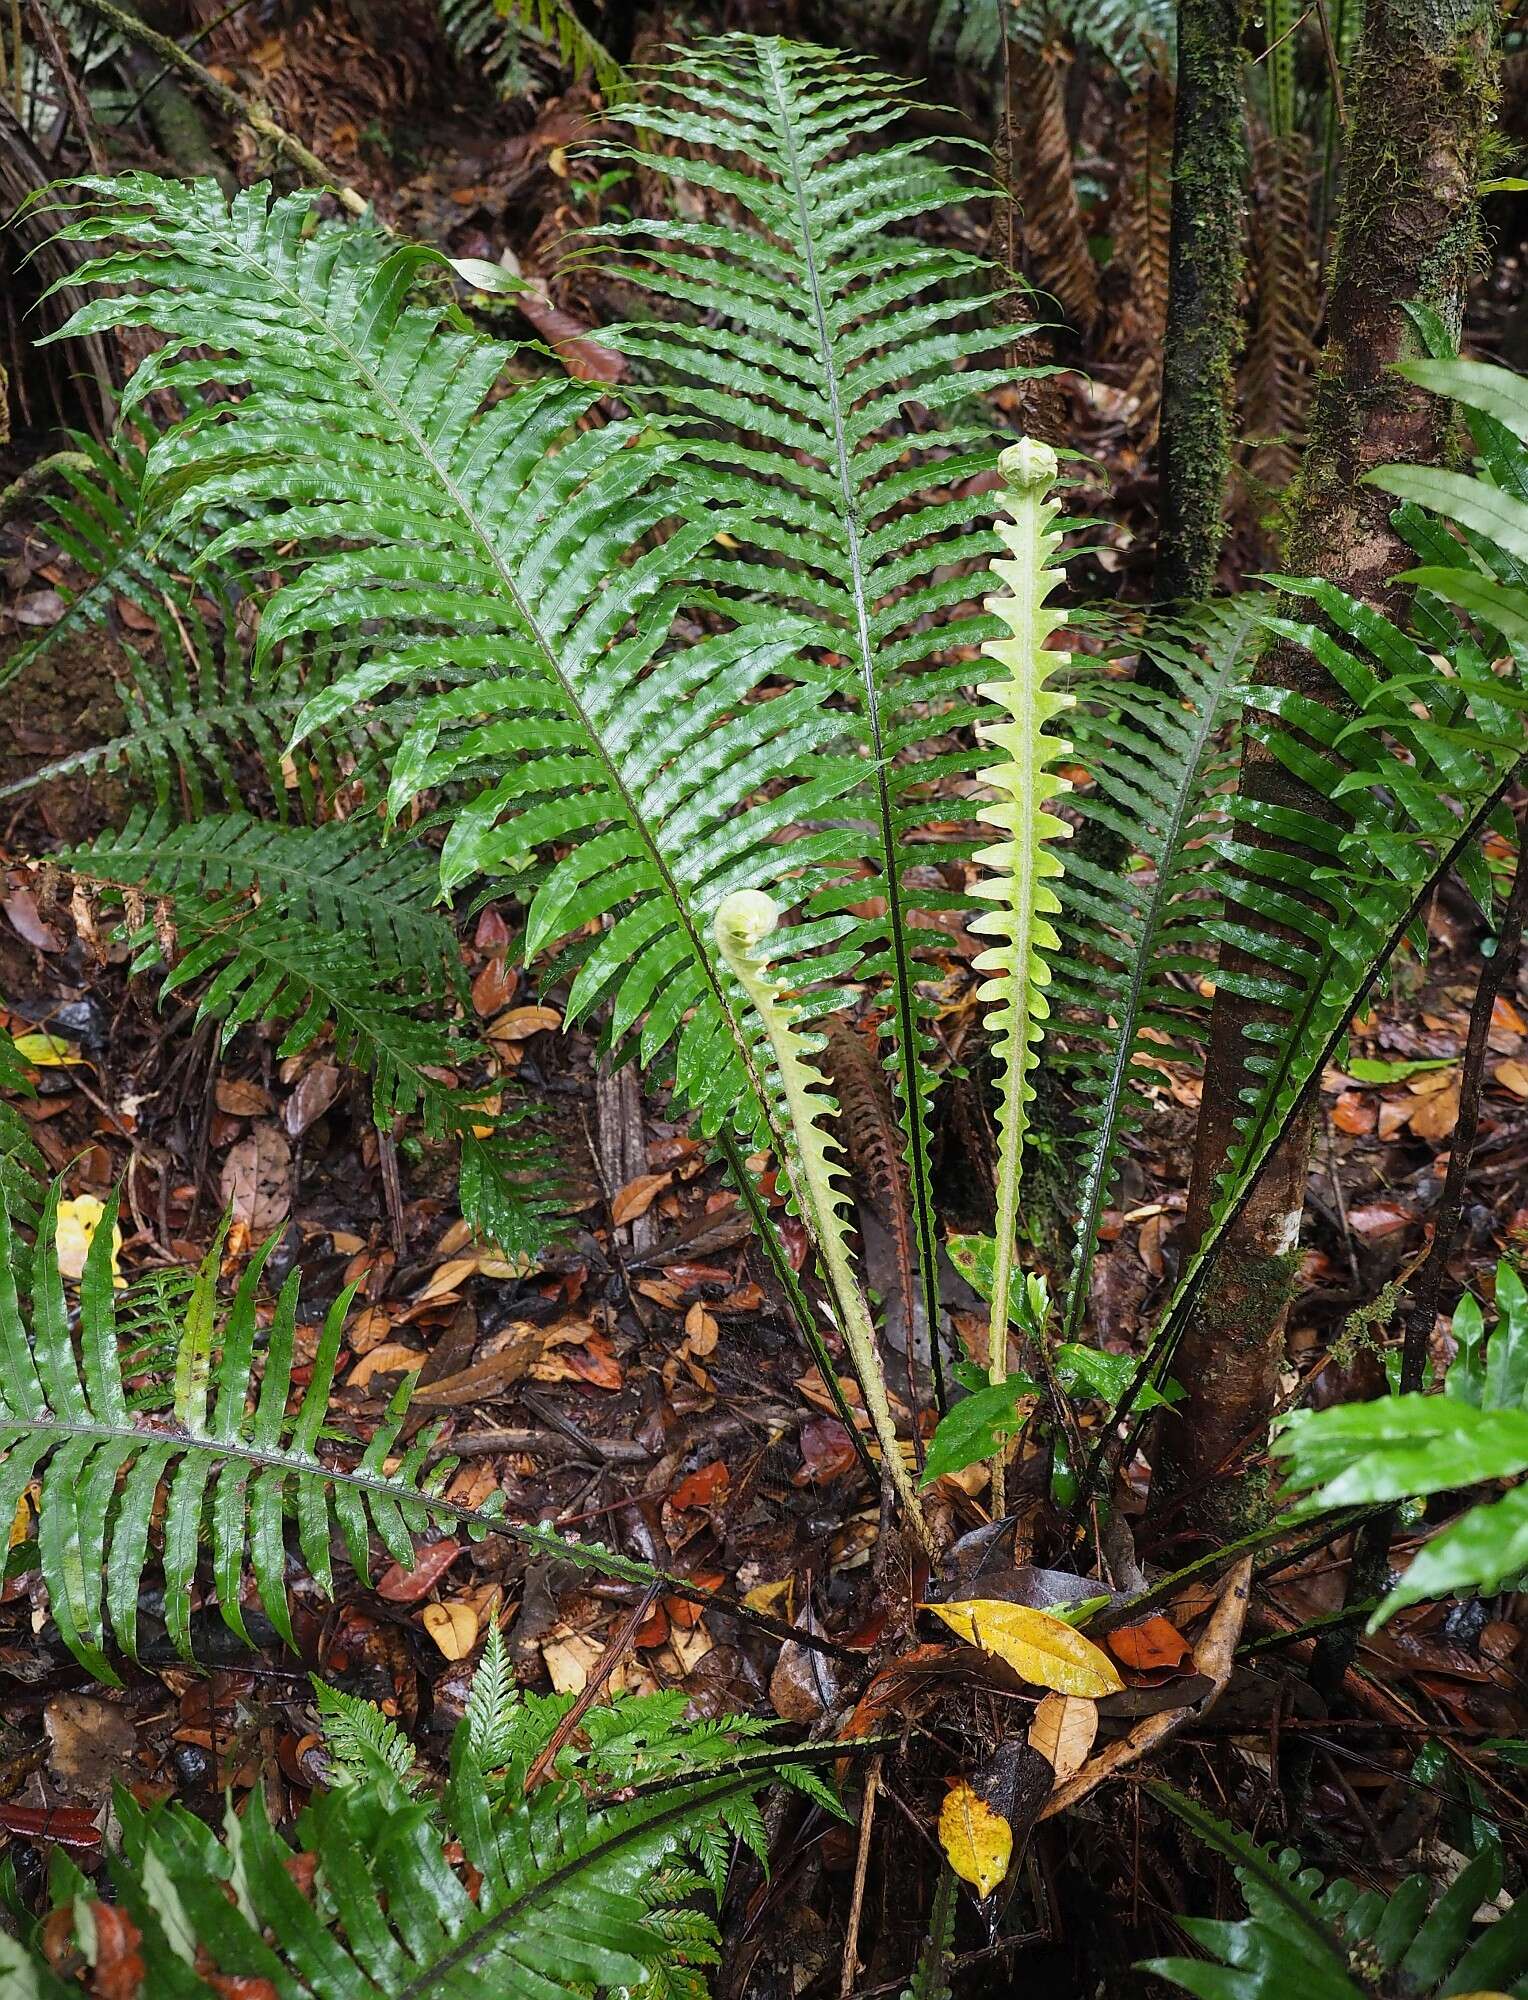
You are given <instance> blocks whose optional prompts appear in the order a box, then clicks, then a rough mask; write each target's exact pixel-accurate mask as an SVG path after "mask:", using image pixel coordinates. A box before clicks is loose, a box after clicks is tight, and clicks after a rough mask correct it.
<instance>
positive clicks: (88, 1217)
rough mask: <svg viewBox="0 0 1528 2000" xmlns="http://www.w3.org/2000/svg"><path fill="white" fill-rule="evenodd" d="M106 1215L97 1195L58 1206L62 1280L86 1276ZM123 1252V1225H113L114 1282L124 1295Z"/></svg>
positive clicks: (112, 1262) (112, 1261) (112, 1274)
mask: <svg viewBox="0 0 1528 2000" xmlns="http://www.w3.org/2000/svg"><path fill="white" fill-rule="evenodd" d="M105 1213H106V1204H105V1202H104V1201H97V1200H96V1198H95V1196H94V1195H93V1194H82V1195H81V1196H80V1197H79V1198H78V1200H76V1201H61V1202H60V1203H59V1205H58V1238H57V1243H58V1273H59V1276H60V1277H61V1278H72V1279H74V1280H75V1281H76V1282H78V1280H79V1279H80V1278H82V1277H83V1276H84V1274H85V1258H86V1256H87V1254H88V1253H89V1250H90V1245H91V1242H92V1240H93V1239H94V1237H95V1233H96V1229H97V1227H98V1225H99V1223H100V1220H101V1217H102V1216H103V1215H104V1214H105ZM121 1248H122V1230H121V1226H120V1224H117V1223H113V1224H112V1231H111V1281H112V1284H113V1285H115V1286H116V1288H117V1289H118V1290H119V1291H120V1290H121V1289H122V1288H123V1287H124V1286H125V1285H126V1283H127V1280H126V1278H124V1277H123V1275H122V1273H121V1271H120V1270H119V1269H118V1268H117V1253H118V1252H119V1251H120V1250H121Z"/></svg>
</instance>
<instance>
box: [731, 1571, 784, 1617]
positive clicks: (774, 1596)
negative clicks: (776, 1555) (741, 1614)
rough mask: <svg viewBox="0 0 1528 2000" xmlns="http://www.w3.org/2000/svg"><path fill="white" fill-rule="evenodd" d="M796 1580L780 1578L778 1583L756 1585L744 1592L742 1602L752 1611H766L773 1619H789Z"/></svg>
mask: <svg viewBox="0 0 1528 2000" xmlns="http://www.w3.org/2000/svg"><path fill="white" fill-rule="evenodd" d="M795 1588H796V1579H795V1578H794V1577H793V1576H782V1577H781V1578H780V1580H779V1582H778V1583H756V1584H755V1585H754V1587H753V1589H752V1590H749V1591H745V1592H744V1594H743V1602H744V1603H745V1604H746V1605H748V1607H749V1608H750V1609H751V1610H753V1611H767V1612H769V1613H770V1615H771V1616H772V1617H775V1618H789V1617H790V1615H791V1605H792V1603H793V1601H794V1598H795Z"/></svg>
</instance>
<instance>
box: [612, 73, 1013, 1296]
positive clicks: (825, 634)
mask: <svg viewBox="0 0 1528 2000" xmlns="http://www.w3.org/2000/svg"><path fill="white" fill-rule="evenodd" d="M904 97H905V86H903V85H901V84H898V83H896V82H895V81H893V80H891V79H889V78H887V77H884V76H882V75H880V74H878V73H877V72H876V71H875V70H873V69H871V68H869V67H867V66H866V65H864V64H863V63H860V62H858V61H856V60H854V59H853V58H850V57H845V56H839V55H835V54H830V53H828V52H826V51H824V50H821V49H816V48H810V47H806V46H803V45H801V44H798V43H793V42H788V41H783V40H778V39H773V38H757V37H749V36H730V37H726V38H724V39H720V40H716V41H707V42H701V43H699V44H698V45H695V46H693V47H689V48H686V49H685V50H684V52H683V54H682V57H681V59H680V60H679V61H678V62H677V63H676V64H675V65H674V66H673V67H672V68H670V69H667V70H663V71H659V72H657V73H656V74H655V76H654V77H653V79H652V84H651V88H650V91H649V93H648V95H647V96H646V97H645V98H644V100H643V101H642V102H640V103H637V104H634V105H632V106H630V107H628V108H627V111H626V113H625V116H626V118H627V120H628V122H630V123H631V124H633V125H634V126H635V127H636V129H637V131H638V133H639V134H641V135H647V136H650V137H652V138H655V139H657V140H658V141H659V142H660V144H659V146H658V147H657V148H655V149H654V150H653V151H651V152H649V153H646V154H643V155H642V158H643V160H644V161H645V163H646V164H647V166H648V167H649V169H650V170H651V171H653V172H655V173H659V174H662V175H664V176H665V177H667V178H668V179H669V180H671V181H673V182H674V183H676V184H677V185H678V186H680V187H682V188H687V189H691V190H695V191H697V192H698V193H699V195H700V196H701V197H702V198H705V197H706V196H707V195H708V194H709V195H710V196H713V197H715V198H716V200H717V201H718V202H719V203H720V204H721V205H723V206H724V207H725V210H726V219H725V220H718V221H710V220H707V221H691V220H679V219H676V220H671V221H669V220H646V221H638V222H636V223H634V224H632V225H631V226H630V227H629V228H628V229H625V230H624V231H621V232H618V233H620V234H621V235H622V236H623V238H624V240H625V241H626V243H627V245H628V248H629V250H630V252H631V255H632V261H631V264H630V267H629V268H628V269H627V270H626V272H625V275H626V276H628V277H629V278H631V279H632V280H633V281H635V282H637V283H640V284H642V285H644V286H645V287H646V288H647V289H648V290H649V292H650V293H652V294H653V295H654V296H655V297H657V298H660V299H662V300H663V301H664V302H665V303H666V305H668V306H669V307H671V308H674V309H676V310H675V316H674V317H673V318H671V319H669V320H667V321H665V322H664V323H661V324H658V325H652V326H645V327H640V328H637V327H631V328H624V329H616V330H615V331H614V332H613V333H611V332H609V330H607V333H606V334H602V338H605V337H609V338H611V339H612V340H613V341H614V342H615V344H617V345H618V346H620V347H621V348H622V349H623V351H625V352H626V353H628V354H630V355H631V356H632V357H633V358H634V359H636V360H638V361H639V362H641V363H642V364H643V365H644V366H645V367H648V368H650V369H652V370H653V371H654V372H655V373H656V375H657V376H658V378H659V380H660V382H661V384H662V385H663V392H664V396H665V399H666V402H667V404H668V407H669V408H670V409H671V410H672V411H673V413H674V415H675V420H676V422H677V423H678V425H679V427H680V429H681V431H682V433H683V435H684V437H685V450H686V453H687V456H688V458H689V460H690V462H692V463H693V464H694V465H696V466H697V468H698V470H699V473H700V476H701V477H702V479H703V483H704V488H705V491H706V493H707V495H708V496H709V502H710V504H711V506H712V507H713V508H719V509H722V510H725V514H724V516H723V517H722V518H720V519H719V522H718V525H722V526H725V527H726V529H727V531H728V533H729V535H730V536H731V537H732V538H733V540H734V541H735V542H736V543H737V544H738V548H737V551H736V553H735V554H731V555H729V554H728V553H727V552H726V551H725V550H721V549H719V550H716V551H715V552H712V551H710V550H707V551H703V552H701V555H700V566H701V573H702V574H703V575H704V576H705V577H706V578H707V580H708V581H710V582H711V583H712V584H713V585H714V587H715V588H716V589H717V590H718V591H720V592H721V593H723V595H724V597H725V599H726V600H727V601H728V602H746V603H749V604H751V605H754V606H756V607H759V606H768V607H771V608H772V613H773V619H774V621H775V626H774V629H783V621H785V620H786V619H791V620H793V621H796V622H797V623H798V624H799V622H800V621H803V620H804V621H805V629H804V630H803V631H799V633H798V636H797V639H796V644H797V645H798V646H807V647H810V648H811V649H812V651H813V652H814V653H816V654H818V655H819V656H825V657H830V658H831V659H832V660H834V661H837V662H841V663H842V664H841V665H839V666H835V667H834V668H833V670H832V673H831V676H830V677H827V685H828V686H829V687H830V688H831V690H832V691H833V692H834V693H835V694H836V695H837V696H838V698H839V699H840V701H841V702H842V704H843V706H844V709H845V711H846V713H845V716H844V717H843V718H841V720H842V721H844V722H845V723H846V724H847V726H848V727H849V728H850V729H851V730H852V735H853V741H854V744H855V747H856V749H857V751H858V754H859V757H860V758H861V760H862V761H861V764H860V773H861V783H860V786H859V788H858V794H857V798H856V806H855V810H856V813H857V814H860V815H862V816H863V818H862V823H861V824H858V825H854V826H850V827H849V828H847V829H845V830H844V832H843V833H841V834H840V836H839V840H838V846H837V852H836V855H834V856H833V857H832V858H835V859H836V860H837V861H838V864H839V870H840V872H841V874H842V876H843V877H845V878H852V879H845V880H844V881H843V882H842V884H841V886H837V887H835V888H833V889H831V890H827V891H824V892H823V894H822V895H821V896H819V897H818V898H817V899H816V900H815V902H813V903H811V904H808V905H807V907H809V908H813V909H815V910H818V911H821V912H828V911H842V910H844V909H846V908H849V907H851V906H855V905H860V904H862V903H863V902H865V901H866V900H868V899H874V903H875V905H876V906H877V907H878V908H880V909H881V910H882V911H883V912H884V914H881V915H877V916H872V917H864V916H861V917H857V918H856V919H855V926H854V929H853V930H852V931H851V933H850V934H849V938H848V941H847V942H848V947H849V948H852V950H853V951H854V953H855V954H856V956H857V958H858V964H857V966H855V967H854V968H853V971H854V974H855V976H856V977H858V978H860V979H863V980H865V981H866V982H868V983H870V984H872V985H874V986H877V987H880V986H884V987H885V989H886V992H887V1001H888V1015H889V1018H888V1021H887V1025H886V1033H887V1036H888V1039H889V1043H890V1056H889V1066H890V1067H891V1069H892V1072H893V1076H894V1079H895V1082H896V1087H897V1091H898V1095H899V1101H900V1106H901V1111H902V1116H903V1121H904V1128H905V1137H906V1143H907V1148H908V1165H909V1172H910V1184H911V1190H912V1208H913V1220H914V1235H915V1240H916V1243H917V1247H918V1262H919V1272H920V1292H921V1302H922V1305H923V1307H924V1310H925V1311H926V1313H927V1314H928V1316H929V1320H930V1324H934V1323H936V1320H937V1308H938V1297H937V1282H936V1261H937V1241H936V1233H935V1228H934V1216H933V1205H932V1200H931V1194H930V1183H929V1167H928V1125H927V1116H928V1101H929V1095H930V1092H931V1090H932V1088H933V1081H934V1079H933V1074H932V1068H931V1064H930V1061H929V1047H928V1044H927V1041H926V1029H925V1026H924V1022H925V1017H926V1005H925V1002H924V1000H923V998H922V996H921V995H920V993H919V980H920V976H921V967H920V963H919V956H918V944H919V938H920V926H923V925H926V924H927V923H929V921H930V920H931V918H932V916H933V915H934V913H935V912H937V911H938V910H940V909H943V908H947V907H952V906H953V904H954V902H955V901H956V899H955V898H954V897H953V896H949V895H943V894H941V892H940V891H939V890H937V889H930V888H929V887H928V886H927V885H928V883H929V882H930V880H935V881H937V880H938V876H937V873H936V867H935V866H932V865H930V864H939V863H948V862H949V860H950V859H951V857H952V855H955V854H959V853H960V852H961V851H962V850H961V849H960V847H959V846H958V845H957V846H954V847H952V846H951V845H950V844H948V843H945V842H941V843H939V844H937V845H936V844H935V843H934V842H933V841H932V840H931V839H930V837H929V835H928V833H927V831H926V828H927V823H928V820H929V818H930V815H931V806H930V803H929V800H928V791H927V788H929V787H932V786H933V785H934V784H935V783H936V782H937V780H938V779H939V778H940V777H941V776H942V775H944V774H945V773H946V772H947V771H948V770H949V769H951V768H953V767H954V766H952V764H950V763H947V762H946V761H945V760H944V759H943V758H942V757H941V756H939V755H932V754H929V748H928V746H929V743H930V740H931V739H932V738H933V737H934V736H935V735H936V734H937V733H938V732H940V731H947V730H952V729H956V728H958V727H960V726H962V725H965V724H969V723H970V722H971V721H972V720H974V718H975V714H976V710H975V708H974V706H973V705H972V703H971V701H970V697H969V687H968V669H967V667H966V665H965V664H964V662H962V661H960V660H959V659H958V658H952V655H954V654H955V652H956V649H959V648H961V647H967V646H969V645H971V644H973V643H976V642H979V641H980V640H982V639H984V638H987V637H990V636H991V635H992V633H993V631H994V630H995V629H996V628H994V626H993V625H992V623H991V621H990V620H989V619H988V618H986V617H984V616H983V615H982V614H981V613H980V612H979V611H977V610H976V608H975V607H974V604H973V602H972V600H973V597H974V593H975V589H976V586H975V584H974V582H973V579H972V572H973V569H974V566H975V565H977V564H984V563H985V562H986V561H987V559H988V558H989V557H990V556H991V555H992V554H993V553H994V552H995V550H996V547H997V544H996V541H995V538H994V536H993V534H992V532H991V529H990V526H989V525H988V516H989V513H990V501H989V500H988V499H987V498H986V496H985V494H984V492H983V490H982V487H983V483H984V482H982V481H980V480H978V479H977V477H976V476H977V475H978V474H986V473H990V471H991V469H992V463H993V455H992V448H991V425H990V422H989V421H988V420H987V418H986V415H985V412H983V411H982V409H981V407H980V405H979V403H978V401H977V399H978V398H979V397H980V396H981V395H982V393H983V392H984V391H986V390H989V389H992V388H996V387H998V386H1000V385H1001V384H1002V383H1004V382H1005V381H1006V380H1007V379H1008V375H1007V373H1006V372H1005V371H1003V370H1001V369H999V368H996V367H993V366H989V365H987V364H988V361H989V359H990V358H991V357H993V356H994V355H995V353H996V352H997V350H998V349H999V348H1000V347H1001V346H1002V344H1003V343H1005V342H1006V341H1007V340H1008V339H1009V338H1010V337H1011V336H1012V335H1013V333H1014V331H1015V330H1014V329H1013V328H1012V327H1011V326H1007V325H998V324H996V323H995V315H994V312H993V310H992V309H993V308H994V307H995V306H996V305H997V303H998V301H999V300H1000V299H1001V297H1002V296H1003V293H1004V290H1005V286H1004V283H1003V281H1002V280H1001V278H1000V277H999V276H998V275H997V274H996V273H994V272H993V270H992V269H991V267H989V266H986V265H984V264H982V263H981V262H980V261H979V260H978V259H976V258H973V257H971V256H968V255H966V254H965V253H963V252H960V251H957V250H953V249H950V248H948V247H947V246H946V245H944V244H936V243H934V242H931V241H924V240H922V239H921V238H920V237H919V236H917V235H915V234H913V233H911V229H910V225H911V224H913V223H915V222H917V221H918V220H920V219H921V218H924V217H926V216H929V215H932V214H934V213H936V212H937V211H939V210H941V209H944V208H946V207H948V206H950V205H951V204H954V203H958V202H963V201H968V200H970V199H972V198H979V197H980V196H982V194H983V192H984V184H983V183H982V182H981V181H980V180H979V179H978V178H977V176H976V175H975V174H974V173H969V172H961V171H958V170H956V169H953V168H950V167H947V166H945V165H944V164H942V163H941V161H940V160H939V159H938V158H937V157H936V155H935V152H934V150H933V148H932V147H931V146H930V145H929V144H928V143H927V142H922V141H897V142H889V141H887V140H885V139H884V137H883V136H882V135H883V133H884V131H885V128H886V127H887V126H889V125H890V124H892V123H893V122H894V121H895V120H896V119H897V118H898V116H899V115H900V112H901V109H902V105H903V102H904ZM700 315H704V324H695V323H693V322H694V320H695V319H696V318H697V317H698V316H700ZM1022 330H1023V329H1019V331H1022ZM909 401H916V402H917V403H918V404H920V405H921V406H922V407H923V408H924V410H926V411H927V412H928V413H929V414H930V415H931V416H932V417H933V418H936V419H939V420H941V422H942V423H943V428H942V429H940V430H937V431H933V430H931V431H930V432H929V433H928V434H927V435H926V436H925V437H923V438H921V439H920V438H916V437H913V436H910V435H909V433H908V429H907V426H906V424H905V422H904V420H903V411H904V409H905V407H906V405H907V403H908V402H909ZM962 607H965V608H964V609H962ZM818 671H819V675H820V674H821V669H819V670H818ZM959 761H963V760H959V759H957V762H959ZM867 865H868V868H869V875H868V877H867V876H866V873H865V869H866V866H867ZM783 900H788V901H791V902H794V903H798V904H800V903H803V901H804V899H803V897H802V896H801V894H800V892H799V891H797V892H796V893H793V894H792V895H791V896H790V897H788V898H785V899H783Z"/></svg>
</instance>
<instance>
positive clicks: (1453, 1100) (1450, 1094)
mask: <svg viewBox="0 0 1528 2000" xmlns="http://www.w3.org/2000/svg"><path fill="white" fill-rule="evenodd" d="M1419 1081H1420V1079H1419ZM1411 1100H1412V1109H1411V1112H1410V1115H1409V1117H1408V1119H1407V1123H1408V1124H1409V1125H1410V1127H1411V1129H1412V1131H1413V1132H1414V1133H1415V1134H1416V1136H1417V1138H1419V1139H1446V1138H1447V1137H1448V1135H1449V1134H1450V1133H1451V1132H1452V1131H1453V1129H1454V1127H1455V1126H1456V1125H1457V1124H1458V1123H1459V1085H1458V1083H1457V1081H1456V1082H1454V1083H1451V1084H1450V1085H1449V1087H1448V1088H1447V1089H1445V1090H1436V1091H1432V1092H1431V1093H1429V1094H1428V1095H1427V1096H1424V1097H1418V1095H1417V1093H1416V1092H1415V1091H1413V1092H1412V1093H1411Z"/></svg>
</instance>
